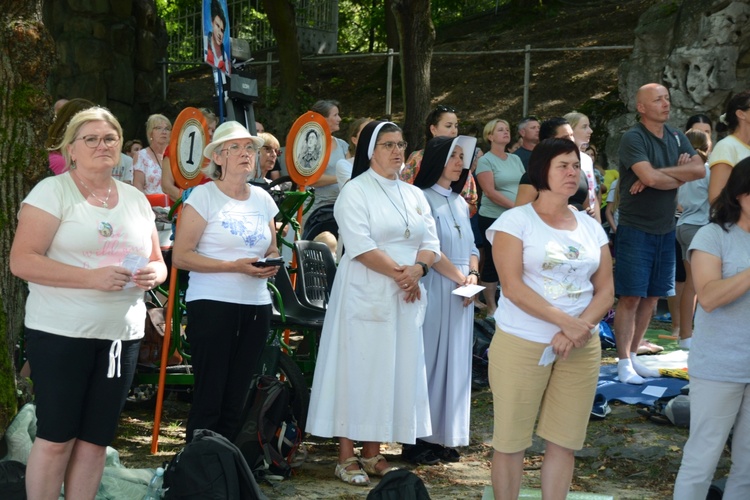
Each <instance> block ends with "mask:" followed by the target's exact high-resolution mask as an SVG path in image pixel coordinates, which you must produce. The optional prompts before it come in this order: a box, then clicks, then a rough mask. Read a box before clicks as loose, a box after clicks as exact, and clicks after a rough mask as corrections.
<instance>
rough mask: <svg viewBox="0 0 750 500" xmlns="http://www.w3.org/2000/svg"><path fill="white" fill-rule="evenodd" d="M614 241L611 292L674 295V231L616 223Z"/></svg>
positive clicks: (632, 295) (624, 294) (651, 295)
mask: <svg viewBox="0 0 750 500" xmlns="http://www.w3.org/2000/svg"><path fill="white" fill-rule="evenodd" d="M615 245H616V250H617V261H616V263H615V293H617V294H618V295H621V296H630V297H671V296H673V295H674V293H675V292H674V276H675V233H674V231H670V232H668V233H666V234H649V233H645V232H643V231H641V230H639V229H634V228H632V227H627V226H623V225H622V224H620V225H619V226H618V227H617V240H616V243H615Z"/></svg>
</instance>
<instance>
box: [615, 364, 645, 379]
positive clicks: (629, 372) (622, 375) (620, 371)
mask: <svg viewBox="0 0 750 500" xmlns="http://www.w3.org/2000/svg"><path fill="white" fill-rule="evenodd" d="M617 377H618V378H619V379H620V382H622V383H623V384H642V383H643V382H645V380H643V377H641V376H640V375H638V374H637V373H636V372H635V370H634V369H633V362H632V361H631V360H630V358H628V359H621V360H620V361H618V362H617Z"/></svg>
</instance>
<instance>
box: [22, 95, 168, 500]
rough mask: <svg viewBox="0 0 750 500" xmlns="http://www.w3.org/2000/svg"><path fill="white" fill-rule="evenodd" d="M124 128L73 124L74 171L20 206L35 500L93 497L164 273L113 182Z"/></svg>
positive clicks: (68, 157)
mask: <svg viewBox="0 0 750 500" xmlns="http://www.w3.org/2000/svg"><path fill="white" fill-rule="evenodd" d="M121 143H122V128H121V127H120V124H119V123H118V122H117V119H116V118H115V117H114V116H113V115H112V114H111V113H110V112H109V111H108V110H106V109H104V108H100V107H92V108H89V109H86V110H84V111H81V112H79V113H77V114H76V115H74V116H73V117H72V118H71V120H70V122H69V124H68V127H67V128H66V130H65V133H64V134H63V137H62V140H61V142H60V143H59V148H58V149H59V150H60V151H61V152H62V154H63V157H64V158H65V162H66V165H67V167H68V171H67V172H66V173H64V174H61V175H58V176H54V177H48V178H46V179H44V180H42V181H41V182H40V183H39V184H37V185H36V186H35V187H34V189H32V190H31V192H30V193H29V194H28V196H27V197H26V198H25V199H24V200H23V203H22V205H21V210H20V211H19V212H18V228H17V230H16V235H15V238H14V240H13V246H12V248H11V251H10V270H11V272H12V273H13V274H14V275H16V276H18V277H19V278H21V279H23V280H25V281H27V282H28V284H29V296H28V299H27V301H26V318H25V338H26V354H27V356H28V359H29V362H30V364H31V379H32V381H33V383H34V396H35V403H36V417H37V432H36V439H35V441H34V444H33V446H32V448H31V454H30V456H29V460H28V464H27V468H26V492H27V495H28V498H57V497H58V496H59V495H60V488H61V486H62V484H63V482H64V483H65V494H66V496H69V497H71V498H94V496H96V492H97V490H98V488H99V483H100V481H101V477H102V473H103V471H104V461H105V457H106V448H107V446H108V445H109V444H110V443H111V442H112V439H113V438H114V436H115V432H116V429H117V423H118V420H119V416H120V412H121V411H122V407H123V404H124V403H125V398H126V396H127V394H128V389H129V388H130V384H131V382H132V380H133V374H134V372H135V366H136V362H137V361H138V349H139V347H140V339H141V338H142V337H143V331H144V325H145V321H146V305H145V304H144V301H143V294H144V291H145V290H150V289H152V288H153V287H155V286H156V285H158V284H160V283H162V282H163V281H164V279H165V278H166V276H167V268H166V266H165V265H164V260H163V259H162V255H161V251H160V248H159V238H158V236H157V233H156V227H155V225H154V213H153V211H152V210H151V207H150V206H149V204H148V202H147V201H146V198H145V197H144V196H143V194H141V193H140V192H139V191H138V190H137V189H135V188H133V187H132V186H129V185H127V184H125V183H122V182H120V181H117V180H114V179H113V178H112V169H113V168H114V166H115V165H117V164H118V161H119V157H120V154H121V153H120V144H121Z"/></svg>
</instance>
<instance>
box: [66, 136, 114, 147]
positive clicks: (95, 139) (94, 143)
mask: <svg viewBox="0 0 750 500" xmlns="http://www.w3.org/2000/svg"><path fill="white" fill-rule="evenodd" d="M76 141H83V143H84V144H85V145H86V146H87V147H89V148H91V149H96V148H98V147H99V144H101V143H102V142H104V146H106V147H108V148H111V147H114V146H116V145H117V144H119V142H120V138H119V137H117V136H116V135H106V136H104V137H99V136H98V135H86V136H84V137H79V138H77V139H76Z"/></svg>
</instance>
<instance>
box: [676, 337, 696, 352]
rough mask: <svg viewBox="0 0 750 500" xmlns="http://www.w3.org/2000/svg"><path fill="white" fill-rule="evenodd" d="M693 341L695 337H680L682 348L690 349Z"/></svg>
mask: <svg viewBox="0 0 750 500" xmlns="http://www.w3.org/2000/svg"><path fill="white" fill-rule="evenodd" d="M692 343H693V337H688V338H686V339H680V344H679V345H680V349H685V350H686V351H689V350H690V344H692Z"/></svg>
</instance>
